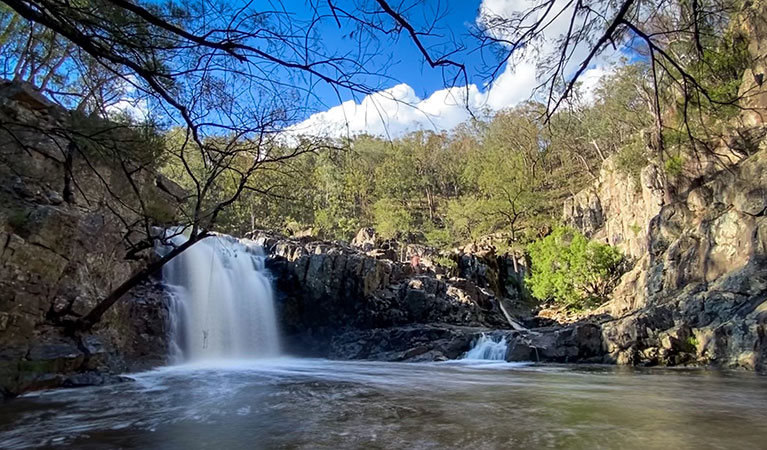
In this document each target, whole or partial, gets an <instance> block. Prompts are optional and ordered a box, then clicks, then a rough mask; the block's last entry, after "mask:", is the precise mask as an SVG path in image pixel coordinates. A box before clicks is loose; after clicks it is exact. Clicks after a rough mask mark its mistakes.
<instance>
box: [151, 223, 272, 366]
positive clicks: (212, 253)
mask: <svg viewBox="0 0 767 450" xmlns="http://www.w3.org/2000/svg"><path fill="white" fill-rule="evenodd" d="M172 240H173V243H174V244H175V245H180V244H182V243H183V242H184V241H185V240H186V238H185V237H184V236H175V237H173V238H172ZM169 250H170V247H163V248H161V249H159V251H160V253H162V252H167V251H169ZM264 260H265V257H264V254H263V251H262V249H261V248H260V247H259V246H256V245H255V244H253V243H250V242H248V241H239V240H237V239H235V238H232V237H229V236H212V237H208V238H205V239H203V240H201V241H200V242H197V243H196V244H194V245H192V246H191V247H189V248H188V249H187V250H186V251H184V252H183V253H181V254H180V255H179V256H177V257H176V258H174V259H173V260H171V261H170V262H169V263H168V264H166V265H165V267H163V281H164V283H165V285H166V287H167V288H168V290H169V291H170V292H171V293H172V295H173V297H174V303H173V305H172V307H171V322H172V323H171V332H172V334H173V336H172V337H173V340H174V343H175V345H176V346H177V351H176V355H174V359H176V361H177V362H180V361H199V360H205V359H235V358H263V357H270V356H276V355H277V354H278V353H279V339H278V333H277V320H276V316H275V311H274V294H273V291H272V287H271V283H270V281H269V278H268V277H267V272H266V269H265V268H264Z"/></svg>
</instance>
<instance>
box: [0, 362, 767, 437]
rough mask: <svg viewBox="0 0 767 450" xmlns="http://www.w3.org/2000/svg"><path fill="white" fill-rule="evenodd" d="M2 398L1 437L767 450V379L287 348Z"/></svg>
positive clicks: (721, 374) (713, 373) (673, 371)
mask: <svg viewBox="0 0 767 450" xmlns="http://www.w3.org/2000/svg"><path fill="white" fill-rule="evenodd" d="M135 378H136V381H135V382H131V383H123V384H120V385H114V386H106V387H98V388H86V389H77V390H59V391H51V392H45V393H42V394H36V395H33V396H27V397H23V398H20V399H16V400H14V401H11V402H7V403H5V404H0V448H3V449H5V448H8V449H13V448H30V447H35V446H43V447H47V446H51V447H56V448H78V449H80V448H81V449H103V448H137V449H155V448H158V449H159V448H162V449H260V448H265V449H267V448H268V449H272V448H281V449H338V448H365V449H392V448H434V449H443V448H461V449H496V448H497V449H536V448H567V449H765V448H767V428H766V427H765V420H767V378H765V377H759V376H756V375H751V374H740V373H739V374H734V373H722V372H714V371H703V370H684V371H682V370H665V371H661V370H657V371H649V370H643V371H636V370H628V369H619V368H604V367H597V368H593V367H577V366H567V367H562V366H519V365H516V366H515V365H509V364H487V365H477V364H476V363H474V364H473V365H464V364H457V363H452V364H451V363H439V364H404V363H402V364H397V363H373V362H331V361H322V360H306V359H303V360H301V359H282V360H274V361H269V362H263V361H262V362H257V363H255V362H254V363H241V364H239V365H228V366H226V367H221V366H220V365H219V367H216V368H212V367H200V366H198V367H176V368H167V369H162V370H158V371H153V372H148V373H143V374H138V375H136V376H135Z"/></svg>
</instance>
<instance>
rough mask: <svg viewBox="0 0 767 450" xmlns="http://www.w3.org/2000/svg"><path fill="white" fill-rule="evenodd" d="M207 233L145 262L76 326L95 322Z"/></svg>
mask: <svg viewBox="0 0 767 450" xmlns="http://www.w3.org/2000/svg"><path fill="white" fill-rule="evenodd" d="M208 236H209V235H208V234H207V233H200V234H198V235H196V236H193V237H191V238H189V240H188V241H186V242H184V243H183V244H181V245H179V246H178V247H176V248H174V249H173V251H171V252H170V253H168V254H167V255H165V256H163V257H162V258H160V259H159V260H157V261H154V262H152V263H149V264H147V265H146V266H145V267H144V268H143V269H141V270H139V271H138V272H136V273H135V274H134V275H133V276H131V277H130V278H128V279H127V280H125V281H124V282H123V283H122V284H121V285H120V286H118V287H117V289H115V290H114V291H112V292H111V293H110V294H109V295H107V296H106V298H104V299H103V300H101V301H100V302H99V304H98V305H96V306H95V307H94V308H93V309H92V310H91V311H90V312H89V313H88V314H86V315H85V317H83V318H81V319H80V320H78V321H77V324H76V327H77V329H79V330H87V329H89V328H91V327H92V326H93V325H95V324H97V323H98V322H99V321H100V320H101V317H102V316H103V315H104V313H105V312H107V311H108V310H109V308H111V307H112V306H113V305H114V304H115V303H117V301H118V300H120V298H122V296H123V295H125V294H127V293H128V291H130V290H131V289H133V288H134V287H136V286H138V285H139V284H140V283H141V282H142V281H144V280H146V279H148V278H149V277H150V276H151V275H152V274H154V273H155V272H157V271H158V270H160V269H161V268H162V267H163V266H164V265H165V264H167V263H169V262H170V261H171V260H172V259H173V258H175V257H176V256H178V255H180V254H181V253H183V252H184V251H185V250H187V249H188V248H190V247H191V246H192V245H194V244H196V243H197V242H199V241H201V240H203V239H205V238H206V237H208Z"/></svg>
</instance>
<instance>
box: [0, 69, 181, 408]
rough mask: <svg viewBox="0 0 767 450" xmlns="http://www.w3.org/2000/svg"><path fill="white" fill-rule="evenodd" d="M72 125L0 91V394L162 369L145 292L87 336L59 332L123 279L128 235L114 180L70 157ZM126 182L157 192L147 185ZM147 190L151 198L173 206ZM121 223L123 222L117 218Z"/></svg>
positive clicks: (149, 288)
mask: <svg viewBox="0 0 767 450" xmlns="http://www.w3.org/2000/svg"><path fill="white" fill-rule="evenodd" d="M73 119H74V118H73V116H72V114H71V113H69V112H67V111H65V110H62V109H60V108H58V107H56V106H54V105H52V104H50V103H49V102H47V100H45V98H43V97H42V96H39V95H37V94H35V93H34V92H33V91H31V90H29V89H26V88H25V87H24V86H18V85H13V84H4V85H2V86H0V152H1V153H0V392H2V393H3V394H17V393H19V392H23V391H25V390H29V389H39V388H45V387H54V386H62V385H81V384H94V383H100V382H104V381H108V380H110V379H113V378H114V377H112V376H111V375H109V374H114V373H119V372H123V371H125V370H131V369H136V368H140V367H147V366H150V365H155V364H159V363H162V362H163V361H164V359H165V355H166V353H167V352H166V349H165V347H166V340H165V338H164V337H165V335H166V334H167V330H166V329H165V327H166V325H165V320H164V318H165V317H166V316H167V307H166V306H165V302H164V298H163V296H164V294H163V292H162V290H161V289H160V288H159V286H158V285H157V284H155V283H152V282H149V283H146V284H145V285H144V286H142V287H141V288H140V289H137V290H136V291H135V292H133V293H132V294H131V296H130V298H128V299H126V301H123V302H121V303H119V304H118V306H117V307H115V308H114V309H113V310H112V311H110V312H109V313H108V315H107V317H105V320H104V322H103V323H102V324H100V326H99V327H97V328H96V329H95V330H94V331H93V332H92V333H88V334H85V335H74V334H72V333H68V332H66V329H67V327H66V325H67V324H68V323H71V322H72V321H74V320H76V319H77V318H79V317H81V316H82V315H84V314H85V313H87V312H88V311H89V310H90V309H91V308H92V307H93V306H94V305H95V304H96V302H97V301H98V300H99V299H101V298H103V296H105V295H106V294H107V293H109V292H110V290H111V289H112V288H113V287H114V286H116V285H117V284H119V283H120V282H122V281H123V280H124V279H126V278H127V277H128V275H129V274H130V273H131V271H132V270H134V269H135V267H134V264H131V263H129V262H127V261H126V260H125V258H124V256H125V250H124V248H123V244H122V242H123V240H122V239H123V237H124V234H125V227H124V224H123V222H121V220H120V218H119V217H118V216H117V215H115V214H113V211H112V210H110V207H113V205H112V204H111V203H110V201H109V199H108V198H107V193H106V189H105V187H104V185H105V183H109V184H110V185H111V186H112V187H113V188H114V189H121V187H124V186H125V183H124V180H122V179H120V172H119V171H117V170H115V169H114V168H112V167H110V166H109V165H107V164H105V163H104V162H103V161H100V160H98V159H97V158H94V159H93V160H89V161H86V160H85V159H84V158H77V157H72V154H71V153H70V152H69V149H71V147H70V145H71V144H72V142H71V141H70V140H68V138H67V135H66V134H64V133H62V131H63V130H67V129H69V130H71V129H72V126H73V125H72V123H71V121H72V120H73ZM135 178H136V179H135V181H136V182H137V183H139V184H140V185H141V186H144V187H146V188H147V189H155V185H154V182H155V180H154V176H153V175H152V174H151V173H149V172H148V171H147V172H144V171H142V172H137V173H136V177H135ZM164 195H166V194H164V193H163V192H162V191H161V190H159V189H157V190H156V198H158V199H159V200H161V201H164V202H168V203H169V204H170V203H171V202H172V199H170V198H165V197H163V196H164ZM121 217H122V218H125V217H130V216H129V215H122V216H121Z"/></svg>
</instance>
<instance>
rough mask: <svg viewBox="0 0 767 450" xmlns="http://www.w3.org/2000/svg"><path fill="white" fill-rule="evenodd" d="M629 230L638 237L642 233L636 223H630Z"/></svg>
mask: <svg viewBox="0 0 767 450" xmlns="http://www.w3.org/2000/svg"><path fill="white" fill-rule="evenodd" d="M629 228H630V229H631V231H632V232H633V233H634V236H639V233H640V232H641V231H642V227H640V226H639V225H638V224H637V223H636V222H634V223H632V224H631V226H630V227H629Z"/></svg>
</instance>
